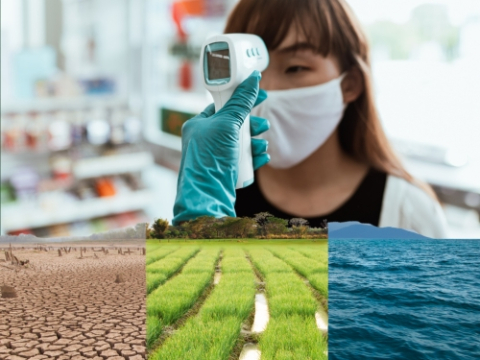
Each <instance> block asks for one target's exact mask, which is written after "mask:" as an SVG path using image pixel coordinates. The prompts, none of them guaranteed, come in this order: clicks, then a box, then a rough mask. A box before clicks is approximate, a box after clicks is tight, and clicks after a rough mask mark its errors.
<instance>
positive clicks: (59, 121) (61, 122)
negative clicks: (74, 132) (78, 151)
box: [48, 111, 72, 151]
mask: <svg viewBox="0 0 480 360" xmlns="http://www.w3.org/2000/svg"><path fill="white" fill-rule="evenodd" d="M52 116H53V119H52V120H51V121H50V123H49V124H48V148H49V149H50V150H52V151H59V150H65V149H68V148H69V147H70V146H71V145H72V138H71V128H70V123H69V122H68V121H67V114H66V113H65V112H64V111H59V112H57V113H56V114H53V115H52Z"/></svg>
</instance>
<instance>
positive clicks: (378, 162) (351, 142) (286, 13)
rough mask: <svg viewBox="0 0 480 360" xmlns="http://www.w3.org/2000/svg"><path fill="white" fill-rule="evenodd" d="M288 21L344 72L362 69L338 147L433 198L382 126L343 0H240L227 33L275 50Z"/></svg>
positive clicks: (362, 45)
mask: <svg viewBox="0 0 480 360" xmlns="http://www.w3.org/2000/svg"><path fill="white" fill-rule="evenodd" d="M292 25H293V26H296V27H297V29H298V30H299V31H301V32H303V34H304V35H305V38H306V39H307V40H308V41H309V42H310V43H311V45H313V46H314V48H315V49H316V50H317V51H318V53H320V54H321V55H323V56H328V55H329V54H333V55H334V56H336V57H337V58H338V60H339V62H340V66H341V68H342V69H341V70H342V72H344V71H348V70H349V69H351V68H352V67H355V66H356V67H357V68H358V69H359V70H360V72H361V73H362V76H363V82H364V91H363V92H362V94H361V95H360V96H359V97H358V98H357V99H356V100H355V101H353V102H352V103H350V104H349V105H348V107H347V108H346V110H345V114H344V116H343V118H342V120H341V122H340V125H339V128H338V130H339V138H340V145H341V147H342V149H343V150H344V151H345V152H346V153H347V154H349V155H350V156H352V157H353V158H355V159H357V160H359V161H361V162H363V163H366V164H368V165H370V166H371V167H373V168H375V169H377V170H381V171H384V172H386V173H388V174H392V175H395V176H399V177H401V178H403V179H405V180H407V181H410V182H412V183H415V184H416V185H417V186H419V187H421V188H422V189H424V190H425V191H426V192H427V193H428V194H429V195H431V196H432V197H434V198H436V196H435V194H434V192H433V190H432V189H431V188H430V186H428V185H427V184H424V183H422V182H420V181H418V180H416V179H414V178H413V177H412V175H410V174H409V173H408V172H407V171H406V170H405V168H404V167H403V165H402V163H401V161H400V159H399V158H398V157H397V155H396V154H395V152H394V151H393V149H392V147H391V146H390V143H389V141H388V139H387V137H386V135H385V132H384V131H383V128H382V125H381V123H380V118H379V115H378V112H377V109H376V106H375V99H374V92H373V84H372V75H371V67H370V50H369V45H368V41H367V37H366V36H365V33H364V32H363V29H362V27H361V25H360V23H359V21H358V20H357V18H356V17H355V15H354V14H353V12H352V10H351V9H350V7H349V6H348V5H347V3H346V2H345V0H240V2H239V3H238V4H237V5H236V7H235V8H234V10H233V11H232V13H231V14H230V16H229V19H228V21H227V25H226V27H225V33H248V34H256V35H258V36H260V37H261V38H262V39H263V40H264V42H265V44H266V46H267V48H268V49H269V50H275V49H276V48H278V46H279V45H280V44H281V42H282V41H283V39H284V38H285V36H286V35H287V32H288V31H289V29H290V27H291V26H292Z"/></svg>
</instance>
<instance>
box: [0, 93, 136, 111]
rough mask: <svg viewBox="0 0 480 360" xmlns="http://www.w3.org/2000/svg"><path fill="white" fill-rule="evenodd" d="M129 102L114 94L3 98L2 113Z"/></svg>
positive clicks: (115, 104)
mask: <svg viewBox="0 0 480 360" xmlns="http://www.w3.org/2000/svg"><path fill="white" fill-rule="evenodd" d="M125 104H127V99H126V98H124V97H119V96H112V95H95V96H82V97H68V98H60V97H57V98H55V97H52V98H37V99H31V100H30V99H29V100H14V101H12V100H6V99H5V100H4V99H2V106H1V112H2V113H24V112H31V111H38V112H43V111H59V110H81V109H85V108H95V107H117V106H122V105H125Z"/></svg>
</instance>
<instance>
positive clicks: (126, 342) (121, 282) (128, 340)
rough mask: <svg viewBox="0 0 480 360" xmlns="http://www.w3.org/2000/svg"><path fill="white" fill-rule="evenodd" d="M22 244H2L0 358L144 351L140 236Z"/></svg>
mask: <svg viewBox="0 0 480 360" xmlns="http://www.w3.org/2000/svg"><path fill="white" fill-rule="evenodd" d="M23 246H24V249H22V245H16V246H13V247H12V253H13V255H14V256H15V257H16V258H17V259H18V260H19V261H22V262H24V261H26V260H28V263H26V264H23V265H21V264H19V263H18V262H17V261H16V260H14V261H13V263H12V260H11V256H10V259H9V260H8V261H7V259H6V257H9V255H7V254H6V252H5V251H4V250H5V249H8V244H0V249H2V251H0V286H1V287H2V288H1V290H2V296H1V297H0V359H5V360H17V359H58V360H60V359H97V360H104V359H109V360H117V359H127V360H139V359H145V336H146V331H145V317H146V310H145V297H146V284H145V251H144V243H143V242H138V241H137V242H121V243H119V242H102V243H99V242H94V243H93V242H89V243H83V242H82V243H71V244H64V243H52V244H46V245H45V244H43V245H41V248H40V247H39V246H36V245H32V244H25V245H23ZM81 247H82V248H83V249H82V251H80V248H81ZM60 248H61V252H62V254H61V256H60V255H59V249H60ZM102 248H103V249H102ZM119 249H121V252H122V254H120V253H119V251H120V250H119ZM128 249H130V251H129V253H128V252H127V253H125V252H126V251H128ZM84 250H85V251H84ZM107 250H108V251H107ZM7 252H9V250H7ZM11 287H13V289H12V288H11Z"/></svg>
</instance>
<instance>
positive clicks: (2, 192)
mask: <svg viewBox="0 0 480 360" xmlns="http://www.w3.org/2000/svg"><path fill="white" fill-rule="evenodd" d="M13 201H15V190H14V189H13V188H12V186H11V185H10V183H9V182H3V183H2V184H1V185H0V203H1V204H8V203H11V202H13Z"/></svg>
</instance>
